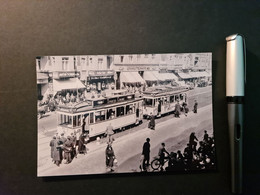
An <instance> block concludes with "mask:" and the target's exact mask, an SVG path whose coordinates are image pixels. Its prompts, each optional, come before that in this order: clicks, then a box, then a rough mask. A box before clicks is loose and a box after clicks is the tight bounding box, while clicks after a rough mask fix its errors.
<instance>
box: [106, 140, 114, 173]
mask: <svg viewBox="0 0 260 195" xmlns="http://www.w3.org/2000/svg"><path fill="white" fill-rule="evenodd" d="M114 160H115V154H114V150H113V148H112V145H111V143H108V145H107V148H106V166H107V169H110V171H114V170H113V165H114Z"/></svg>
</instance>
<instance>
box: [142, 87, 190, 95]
mask: <svg viewBox="0 0 260 195" xmlns="http://www.w3.org/2000/svg"><path fill="white" fill-rule="evenodd" d="M188 90H189V89H187V88H186V87H184V86H178V87H170V86H156V87H150V88H148V89H147V90H146V91H144V92H143V93H144V96H161V95H170V94H176V93H180V92H185V91H188Z"/></svg>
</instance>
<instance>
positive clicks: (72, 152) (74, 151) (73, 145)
mask: <svg viewBox="0 0 260 195" xmlns="http://www.w3.org/2000/svg"><path fill="white" fill-rule="evenodd" d="M71 142H72V151H71V158H72V159H73V158H74V157H75V158H77V150H76V143H77V137H76V132H74V133H71Z"/></svg>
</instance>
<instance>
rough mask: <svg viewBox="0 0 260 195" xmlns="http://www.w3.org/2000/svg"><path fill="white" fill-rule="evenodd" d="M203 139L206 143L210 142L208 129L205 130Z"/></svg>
mask: <svg viewBox="0 0 260 195" xmlns="http://www.w3.org/2000/svg"><path fill="white" fill-rule="evenodd" d="M203 141H204V142H205V143H208V141H209V134H208V133H207V130H205V131H204V137H203Z"/></svg>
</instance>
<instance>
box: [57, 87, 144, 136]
mask: <svg viewBox="0 0 260 195" xmlns="http://www.w3.org/2000/svg"><path fill="white" fill-rule="evenodd" d="M142 104H143V99H142V98H140V97H135V94H133V93H127V92H126V91H115V92H114V93H112V94H111V95H110V96H99V97H92V98H89V99H87V100H86V101H84V102H81V103H75V104H71V105H70V104H66V105H59V106H58V108H57V115H58V133H59V134H61V133H64V134H65V135H70V134H71V133H73V132H76V133H79V132H81V131H82V124H83V122H85V123H86V125H87V126H88V129H89V137H90V138H91V137H96V136H100V135H103V134H104V133H105V131H106V128H107V126H109V125H112V127H113V129H114V130H117V129H122V128H125V127H127V126H130V125H138V124H140V123H141V122H142V119H143V107H142Z"/></svg>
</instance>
